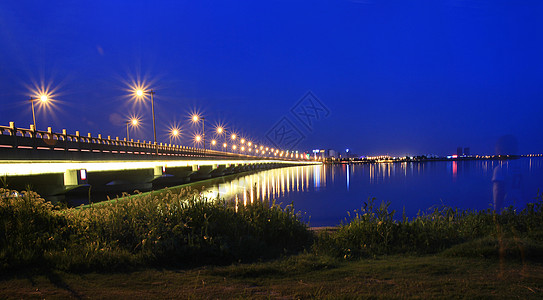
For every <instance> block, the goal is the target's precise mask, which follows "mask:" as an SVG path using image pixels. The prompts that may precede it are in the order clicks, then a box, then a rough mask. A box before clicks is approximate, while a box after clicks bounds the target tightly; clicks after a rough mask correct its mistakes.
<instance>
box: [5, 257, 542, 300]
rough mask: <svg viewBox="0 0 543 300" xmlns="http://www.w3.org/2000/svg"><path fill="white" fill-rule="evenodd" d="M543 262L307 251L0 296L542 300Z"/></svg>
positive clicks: (40, 279) (40, 278)
mask: <svg viewBox="0 0 543 300" xmlns="http://www.w3.org/2000/svg"><path fill="white" fill-rule="evenodd" d="M542 296H543V265H541V264H537V263H535V264H534V263H528V264H526V263H522V262H520V261H516V260H513V261H505V262H503V263H500V262H499V261H498V260H494V259H480V258H457V257H455V258H451V257H443V256H440V255H437V256H435V255H428V256H422V257H420V256H399V255H395V256H386V257H380V258H377V259H364V260H355V261H345V260H340V259H332V258H329V257H316V256H314V255H313V254H301V255H296V256H291V257H288V258H283V259H279V260H274V261H271V262H263V263H254V264H235V265H231V266H211V267H199V268H193V269H155V268H150V269H143V270H139V271H132V272H127V273H108V274H103V273H79V274H77V273H66V272H61V271H51V272H50V273H39V274H36V273H26V274H25V273H22V274H18V275H17V276H15V277H13V276H10V277H9V278H2V279H0V298H17V299H20V298H35V299H38V298H40V299H44V298H48V299H50V298H64V299H66V298H99V299H100V298H105V299H112V298H117V299H142V298H145V299H148V298H149V299H231V298H256V299H270V298H271V299H307V298H319V299H354V298H387V299H391V298H392V299H394V298H403V299H405V298H420V299H435V298H468V299H472V298H498V299H500V298H502V299H513V298H515V299H540V298H541V297H542Z"/></svg>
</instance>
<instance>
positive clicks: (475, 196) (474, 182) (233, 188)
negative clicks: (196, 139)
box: [197, 158, 543, 226]
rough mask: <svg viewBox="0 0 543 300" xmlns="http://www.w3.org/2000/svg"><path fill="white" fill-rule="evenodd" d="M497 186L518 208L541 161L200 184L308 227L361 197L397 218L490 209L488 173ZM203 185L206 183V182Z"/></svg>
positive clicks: (307, 173) (393, 166)
mask: <svg viewBox="0 0 543 300" xmlns="http://www.w3.org/2000/svg"><path fill="white" fill-rule="evenodd" d="M496 169H498V171H499V173H501V175H500V176H501V178H502V179H503V182H504V187H505V192H506V196H505V201H504V203H503V205H504V206H509V205H513V206H515V207H517V208H523V207H524V206H525V205H526V204H527V203H528V202H532V201H534V198H535V197H536V196H537V194H538V190H539V189H540V188H543V159H542V158H520V159H516V160H503V161H499V160H470V161H433V162H404V163H375V164H351V165H348V164H341V165H313V166H303V167H289V168H281V169H274V170H268V171H262V172H258V173H254V174H250V175H242V176H237V178H235V179H232V180H224V179H215V180H213V181H210V182H205V183H201V184H200V185H199V186H197V187H200V188H201V186H205V188H204V193H206V195H207V196H209V197H212V198H214V197H217V196H219V197H221V198H225V199H227V200H232V201H238V203H240V204H243V203H248V202H250V201H257V200H258V199H263V198H267V199H275V200H276V202H278V203H283V205H286V204H291V203H292V204H293V205H294V207H295V209H296V210H299V211H301V212H304V220H305V221H308V222H309V225H310V226H333V225H337V224H339V223H341V222H342V221H344V220H345V218H346V217H347V212H348V211H351V212H352V211H354V210H357V209H360V207H361V206H362V205H363V203H364V202H365V201H367V200H368V199H369V198H372V197H374V198H376V199H377V201H378V202H381V201H387V202H390V204H391V206H390V207H391V209H395V210H396V212H397V213H396V217H397V218H400V217H401V215H402V212H403V211H405V213H406V214H407V216H409V217H413V216H416V215H417V213H418V212H419V211H425V210H428V209H430V208H432V207H436V206H441V205H447V206H452V207H458V208H461V209H476V210H482V209H487V208H492V207H493V196H492V195H493V194H492V188H493V182H492V178H493V174H494V172H495V170H496ZM206 185H207V186H206Z"/></svg>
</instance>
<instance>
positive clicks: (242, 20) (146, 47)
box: [0, 0, 543, 155]
mask: <svg viewBox="0 0 543 300" xmlns="http://www.w3.org/2000/svg"><path fill="white" fill-rule="evenodd" d="M131 78H134V79H137V78H141V79H145V80H146V81H147V82H149V83H152V86H151V87H152V88H153V89H154V90H155V91H156V98H155V101H156V114H157V116H158V122H157V130H158V134H159V140H160V141H166V140H167V137H166V128H167V127H168V126H169V125H171V124H172V123H173V122H174V121H175V122H177V123H180V124H181V125H182V126H183V131H184V132H185V136H189V135H190V134H191V132H192V130H193V129H194V127H191V126H188V125H186V124H187V118H188V114H189V112H190V111H192V110H199V111H200V112H202V113H203V114H204V115H205V117H206V119H207V120H206V122H207V123H208V124H209V125H210V124H212V123H214V122H216V121H219V120H220V121H223V122H225V123H227V126H228V127H229V128H233V129H235V130H236V131H238V132H241V133H243V134H246V135H247V136H249V137H251V139H253V140H265V135H266V132H268V130H270V129H271V128H272V127H273V126H274V124H276V123H277V122H279V121H280V120H281V119H282V118H283V117H286V118H287V119H288V120H290V121H291V122H292V123H291V125H293V126H295V127H297V128H298V129H299V130H300V133H301V134H303V136H304V138H303V140H302V141H301V142H300V143H299V144H298V146H297V148H298V149H302V150H305V149H312V148H318V147H320V148H335V149H338V150H343V149H345V148H346V147H348V148H351V149H352V150H353V151H354V152H356V153H360V154H386V153H389V154H392V155H403V154H412V155H413V154H425V153H434V154H449V153H453V152H455V151H456V147H457V146H469V147H471V151H472V153H493V152H494V144H495V142H496V140H497V139H498V138H499V137H500V136H503V135H505V134H512V135H514V136H516V138H517V139H518V142H519V150H520V152H521V153H534V152H537V153H540V152H542V151H543V133H542V132H543V103H542V100H543V2H541V1H539V0H533V1H523V0H511V1H501V0H488V1H482V0H481V1H478V0H473V1H463V0H462V1H461V0H429V1H419V0H399V1H389V0H381V1H379V0H358V1H355V0H353V1H347V0H334V1H309V0H308V1H292V0H289V1H115V0H108V1H24V0H21V1H2V3H0V105H1V109H0V120H1V122H0V123H1V125H8V122H9V121H15V122H16V124H17V125H18V126H19V127H25V128H28V124H31V122H32V114H31V110H30V105H29V102H28V101H25V100H26V99H28V97H29V96H30V91H29V88H28V87H29V86H31V85H32V84H33V82H36V83H39V82H40V81H41V80H44V81H45V82H46V83H50V84H51V86H52V87H54V88H56V97H55V99H57V100H58V102H57V105H56V108H55V110H54V112H53V113H52V112H47V113H45V112H39V113H38V116H37V123H38V129H45V127H47V126H51V127H53V130H55V131H60V130H61V129H62V128H66V129H67V130H68V132H70V133H73V132H75V130H79V131H81V132H82V133H83V134H86V133H87V132H91V133H92V134H93V135H96V134H98V133H102V134H103V135H111V136H119V137H124V136H125V127H124V124H123V118H125V116H127V115H129V114H131V113H138V114H139V115H141V116H142V117H143V118H144V120H143V121H144V122H145V127H144V128H142V129H140V130H139V132H137V133H134V134H133V136H134V137H136V138H138V139H146V140H149V139H151V138H152V130H151V119H150V115H151V114H150V111H147V110H145V107H142V106H135V107H134V106H133V105H132V104H131V103H130V99H129V97H126V96H125V95H126V93H127V92H126V91H125V89H126V84H125V83H126V82H128V81H130V79H131ZM308 91H312V92H313V94H314V95H315V96H316V97H318V99H319V100H320V101H321V102H322V103H323V104H324V105H325V106H326V108H327V109H328V110H329V114H328V116H327V117H324V116H322V117H321V118H320V120H314V122H313V124H312V125H311V127H310V128H309V129H308V128H307V127H304V126H303V125H302V124H301V123H300V122H299V120H297V119H296V118H295V117H294V116H293V114H292V113H291V111H290V109H291V108H293V107H295V105H296V103H297V102H298V100H300V98H301V97H302V96H304V95H305V94H306V93H307V92H308ZM208 124H206V125H208ZM184 143H188V138H186V139H185V140H184Z"/></svg>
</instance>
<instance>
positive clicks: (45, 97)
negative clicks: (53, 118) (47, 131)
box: [29, 95, 49, 130]
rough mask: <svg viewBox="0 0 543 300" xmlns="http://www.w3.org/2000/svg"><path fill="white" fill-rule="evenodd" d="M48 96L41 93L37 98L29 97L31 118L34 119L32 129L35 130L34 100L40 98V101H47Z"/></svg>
mask: <svg viewBox="0 0 543 300" xmlns="http://www.w3.org/2000/svg"><path fill="white" fill-rule="evenodd" d="M48 99H49V98H48V97H47V95H41V96H40V97H39V98H32V97H30V100H29V101H30V105H31V106H32V120H33V121H34V130H36V114H35V113H34V101H36V100H40V101H41V102H47V100H48Z"/></svg>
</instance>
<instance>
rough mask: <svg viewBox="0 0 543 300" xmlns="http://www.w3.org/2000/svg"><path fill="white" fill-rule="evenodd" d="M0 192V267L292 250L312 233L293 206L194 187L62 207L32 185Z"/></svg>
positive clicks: (175, 261) (165, 261)
mask: <svg viewBox="0 0 543 300" xmlns="http://www.w3.org/2000/svg"><path fill="white" fill-rule="evenodd" d="M0 195H1V196H2V197H1V199H0V216H1V219H0V242H1V244H2V245H3V246H2V248H1V249H0V269H2V270H12V269H19V268H24V267H34V266H36V265H41V266H46V267H50V268H56V269H60V270H73V271H76V270H77V271H79V270H120V269H126V268H130V267H140V266H164V265H168V266H172V265H177V266H186V265H202V264H210V263H213V264H227V263H231V262H234V261H251V260H254V259H258V258H272V257H278V256H279V255H283V254H288V253H296V252H298V251H300V250H303V249H304V247H308V246H309V245H310V244H311V240H312V235H311V233H310V232H309V231H308V230H307V227H306V225H305V224H303V223H301V222H300V221H299V217H298V215H297V214H296V213H295V212H294V211H293V209H292V207H291V206H287V207H285V208H281V207H280V206H279V205H276V204H274V203H268V202H266V201H263V202H261V201H256V202H255V203H250V204H248V205H247V206H236V205H235V204H233V203H227V202H224V201H220V200H210V199H206V198H204V197H202V196H201V195H200V194H199V192H198V191H193V190H190V191H189V190H184V191H180V192H179V193H173V192H165V193H161V194H160V197H159V196H153V195H151V194H148V195H145V196H141V197H136V198H133V199H132V200H131V201H119V202H110V203H108V204H104V205H99V206H92V207H89V208H86V209H66V210H59V209H57V208H55V207H53V206H52V205H51V204H50V203H48V202H45V201H44V200H43V199H42V198H40V197H39V196H38V195H37V194H35V193H33V192H24V193H17V192H15V191H10V190H0Z"/></svg>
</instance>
